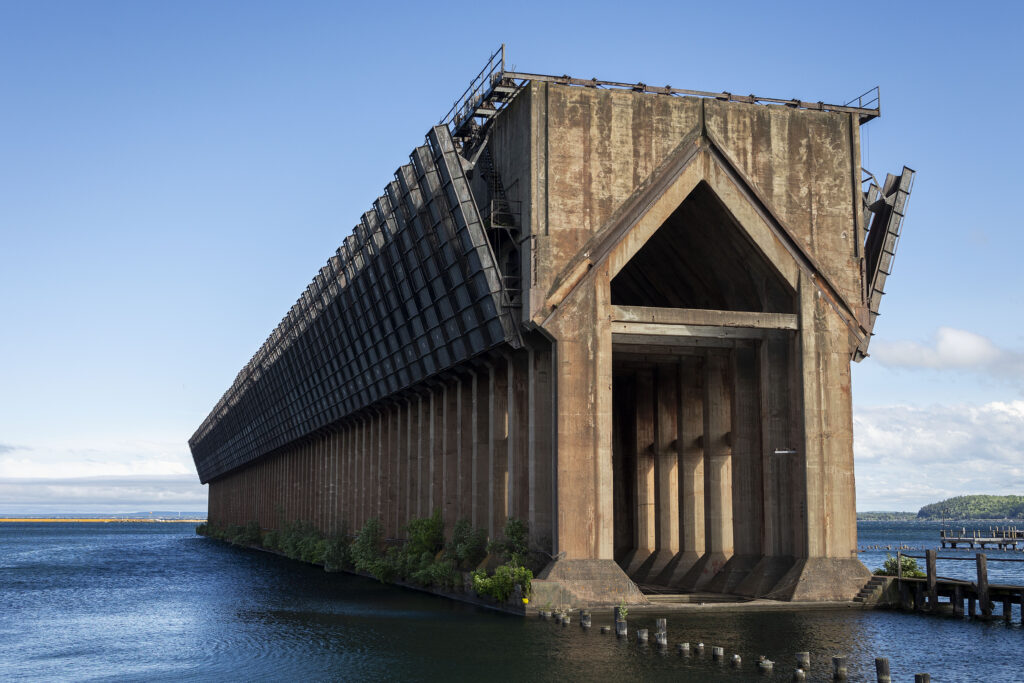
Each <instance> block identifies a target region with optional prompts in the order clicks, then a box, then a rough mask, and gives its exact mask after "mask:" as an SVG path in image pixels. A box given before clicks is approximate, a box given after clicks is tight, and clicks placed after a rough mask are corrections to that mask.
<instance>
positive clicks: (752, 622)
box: [0, 523, 1024, 681]
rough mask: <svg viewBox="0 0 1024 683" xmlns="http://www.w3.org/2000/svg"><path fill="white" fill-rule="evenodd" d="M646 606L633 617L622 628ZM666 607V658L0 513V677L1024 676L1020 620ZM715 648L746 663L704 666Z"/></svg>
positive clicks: (882, 530) (914, 540) (928, 532)
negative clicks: (886, 665) (691, 648)
mask: <svg viewBox="0 0 1024 683" xmlns="http://www.w3.org/2000/svg"><path fill="white" fill-rule="evenodd" d="M937 528H938V525H934V526H933V529H935V530H937ZM933 529H930V528H926V526H925V525H907V524H891V523H862V525H861V545H869V544H876V543H883V544H889V543H896V542H897V541H903V542H904V543H908V544H910V545H915V544H916V546H919V547H924V546H925V545H926V544H929V543H930V546H931V547H934V546H935V545H936V544H937V540H936V539H937V531H934V533H933ZM894 535H895V536H898V537H899V538H895V537H894ZM922 554H923V553H922ZM991 555H992V556H993V557H994V556H997V555H998V553H997V552H996V553H991ZM884 556H885V552H884V551H882V552H880V553H874V554H870V555H869V554H865V555H864V559H865V562H866V563H867V564H868V566H869V567H872V568H873V567H874V566H876V565H877V563H873V561H874V558H876V557H877V558H881V559H884ZM1016 556H1024V555H1022V554H1020V553H1018V554H1016ZM881 559H879V562H880V561H881ZM959 564H962V565H965V567H964V569H967V566H966V565H969V563H966V562H965V563H959ZM994 564H999V563H994ZM1002 564H1009V563H1002ZM970 569H971V571H973V565H970ZM993 569H994V567H993ZM940 573H943V571H942V569H941V565H940ZM1021 583H1024V581H1022V582H1021ZM656 616H657V615H655V614H646V613H645V614H643V615H630V619H629V621H630V622H631V624H630V626H631V633H632V632H633V629H635V628H636V627H641V628H643V627H653V625H654V619H655V617H656ZM668 617H669V642H670V643H671V644H673V648H672V649H671V650H670V652H669V653H667V654H662V653H659V652H657V651H655V650H654V649H652V648H646V647H643V648H642V647H638V646H637V645H636V643H635V641H628V642H627V641H619V640H616V639H615V638H614V636H607V635H601V634H600V633H599V632H598V629H597V626H598V625H600V624H603V623H607V622H608V621H610V614H609V615H605V614H603V613H595V615H594V626H595V628H594V629H593V630H590V631H584V630H583V629H580V628H579V627H578V625H577V624H576V623H575V622H574V623H573V624H572V625H571V626H569V627H565V628H563V627H560V626H556V625H554V623H553V622H546V621H541V620H539V619H523V618H518V617H512V616H508V615H504V614H500V613H495V612H491V611H488V610H484V609H480V608H476V607H472V606H468V605H463V604H459V603H454V602H451V601H448V600H444V599H441V598H436V597H433V596H430V595H426V594H423V593H419V592H416V591H410V590H405V589H402V588H397V587H393V586H384V585H381V584H379V583H377V582H374V581H370V580H366V579H362V578H359V577H353V576H349V575H345V574H327V573H325V572H323V571H322V570H321V569H319V568H317V567H312V566H307V565H303V564H300V563H297V562H293V561H290V560H286V559H283V558H279V557H276V556H272V555H268V554H265V553H258V552H251V551H246V550H240V549H237V548H232V547H229V546H227V545H224V544H221V543H218V542H215V541H210V540H208V539H204V538H199V537H197V536H195V534H194V531H193V525H189V524H0V679H2V680H5V681H6V680H25V679H28V680H69V679H70V680H110V681H113V680H117V681H123V680H168V681H170V680H174V681H178V680H256V679H259V680H359V681H363V680H371V681H372V680H476V681H479V680H530V681H556V680H558V681H564V680H589V681H606V680H607V681H624V680H635V679H643V680H692V681H704V680H722V681H726V680H728V681H742V680H775V681H788V680H790V676H791V673H792V668H793V666H792V664H793V661H794V660H793V654H794V653H795V652H799V651H809V652H811V653H812V676H811V680H828V676H827V675H826V674H827V669H828V667H829V660H830V658H831V656H832V655H835V654H844V655H847V656H848V657H849V658H850V666H851V680H854V681H874V680H875V679H874V665H873V658H874V657H876V656H887V657H889V658H890V661H891V664H892V671H893V674H894V680H897V681H899V680H908V679H909V680H913V673H915V672H924V671H927V672H931V673H932V676H933V680H936V681H942V680H986V681H1017V680H1021V678H1022V676H1024V666H1022V664H1021V659H1022V654H1024V630H1022V629H1021V627H1020V625H1019V623H1014V624H1012V625H1010V626H1007V625H1005V624H1003V623H1002V622H993V623H980V622H971V621H967V620H959V619H953V618H946V617H927V616H920V615H914V614H903V613H898V612H888V611H853V610H846V609H843V610H827V611H809V612H800V611H785V612H770V613H747V614H743V613H720V614H699V615H698V614H687V615H681V614H671V615H668ZM680 641H693V642H696V641H703V642H704V643H705V644H706V646H707V650H706V655H705V656H704V657H702V658H689V659H684V658H681V657H679V656H678V655H677V654H676V653H675V652H674V643H676V642H680ZM712 645H720V646H723V647H725V649H726V652H727V653H732V652H737V653H739V654H740V655H741V656H742V657H743V668H742V669H741V670H740V671H735V670H732V669H730V668H728V667H721V666H718V665H715V664H712V663H711V662H710V651H711V646H712ZM968 653H970V656H965V654H968ZM759 654H764V655H767V656H768V657H769V658H770V659H773V660H775V661H776V662H778V664H777V665H776V672H775V675H774V677H772V678H770V679H766V678H765V677H760V676H758V675H756V669H755V662H756V659H757V655H759Z"/></svg>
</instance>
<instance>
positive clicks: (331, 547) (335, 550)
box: [324, 533, 352, 572]
mask: <svg viewBox="0 0 1024 683" xmlns="http://www.w3.org/2000/svg"><path fill="white" fill-rule="evenodd" d="M351 566H352V554H351V552H350V551H349V540H348V535H347V534H345V533H341V534H338V535H337V536H335V537H334V538H330V539H328V540H327V547H326V549H325V550H324V569H325V570H327V571H329V572H336V571H340V570H342V569H348V568H349V567H351Z"/></svg>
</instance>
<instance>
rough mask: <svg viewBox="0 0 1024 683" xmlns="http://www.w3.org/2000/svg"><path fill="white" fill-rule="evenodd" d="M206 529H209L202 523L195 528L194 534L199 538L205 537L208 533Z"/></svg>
mask: <svg viewBox="0 0 1024 683" xmlns="http://www.w3.org/2000/svg"><path fill="white" fill-rule="evenodd" d="M208 529H209V527H208V526H207V524H206V522H203V523H202V524H200V525H199V526H197V527H196V534H198V535H200V536H206V535H207V533H208Z"/></svg>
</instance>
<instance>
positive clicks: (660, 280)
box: [611, 182, 796, 313]
mask: <svg viewBox="0 0 1024 683" xmlns="http://www.w3.org/2000/svg"><path fill="white" fill-rule="evenodd" d="M611 302H612V304H613V305H617V306H644V307H657V308H695V309H711V310H720V311H759V312H768V313H795V312H796V294H795V292H794V291H793V289H792V288H791V287H790V286H789V285H788V284H787V282H786V281H785V279H784V278H783V277H782V275H781V274H780V273H779V272H778V270H777V269H776V268H775V267H774V266H773V265H772V264H771V262H770V261H768V260H767V259H766V258H765V257H764V255H763V254H762V253H761V251H760V250H759V249H758V248H757V247H756V246H755V245H754V243H753V242H752V241H751V240H750V238H749V237H747V235H746V233H745V232H744V230H743V228H741V227H740V225H739V223H738V222H737V220H736V218H735V217H734V216H733V215H732V213H731V212H730V211H729V209H728V208H727V207H726V206H725V205H724V204H723V203H722V201H721V200H720V199H719V198H718V196H717V195H716V194H715V192H714V190H712V189H711V187H710V186H709V185H708V184H707V183H706V182H701V183H700V184H698V185H697V187H695V188H694V190H693V192H691V193H690V194H689V196H687V198H686V199H685V200H684V201H683V203H682V204H680V205H679V207H678V208H677V209H676V210H675V211H674V212H673V213H672V215H671V216H669V218H668V219H667V220H666V221H665V222H664V223H663V224H662V225H661V227H660V228H658V230H657V231H656V232H655V233H654V235H652V236H651V238H650V239H649V240H648V241H647V242H646V244H644V246H643V247H641V249H640V251H638V252H637V253H636V254H635V255H634V256H633V258H632V259H630V261H629V262H628V263H627V264H626V265H625V267H624V268H622V270H620V271H619V273H618V274H617V275H616V276H615V277H614V278H613V279H612V281H611Z"/></svg>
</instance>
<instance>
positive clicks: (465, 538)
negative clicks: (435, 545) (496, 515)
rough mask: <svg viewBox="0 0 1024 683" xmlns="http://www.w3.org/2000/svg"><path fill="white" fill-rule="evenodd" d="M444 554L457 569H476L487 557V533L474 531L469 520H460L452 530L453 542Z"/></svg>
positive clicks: (478, 530) (448, 545) (481, 530)
mask: <svg viewBox="0 0 1024 683" xmlns="http://www.w3.org/2000/svg"><path fill="white" fill-rule="evenodd" d="M444 554H445V557H447V558H448V559H449V560H451V561H452V562H453V563H454V564H455V567H456V568H457V569H464V570H470V569H475V568H476V567H477V566H478V565H479V564H480V563H481V562H483V560H484V558H485V557H487V532H486V531H485V530H483V529H474V528H473V524H472V523H471V522H470V521H469V520H468V519H460V520H459V521H457V522H456V523H455V527H454V528H453V529H452V540H450V541H448V544H447V545H446V546H445V548H444Z"/></svg>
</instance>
